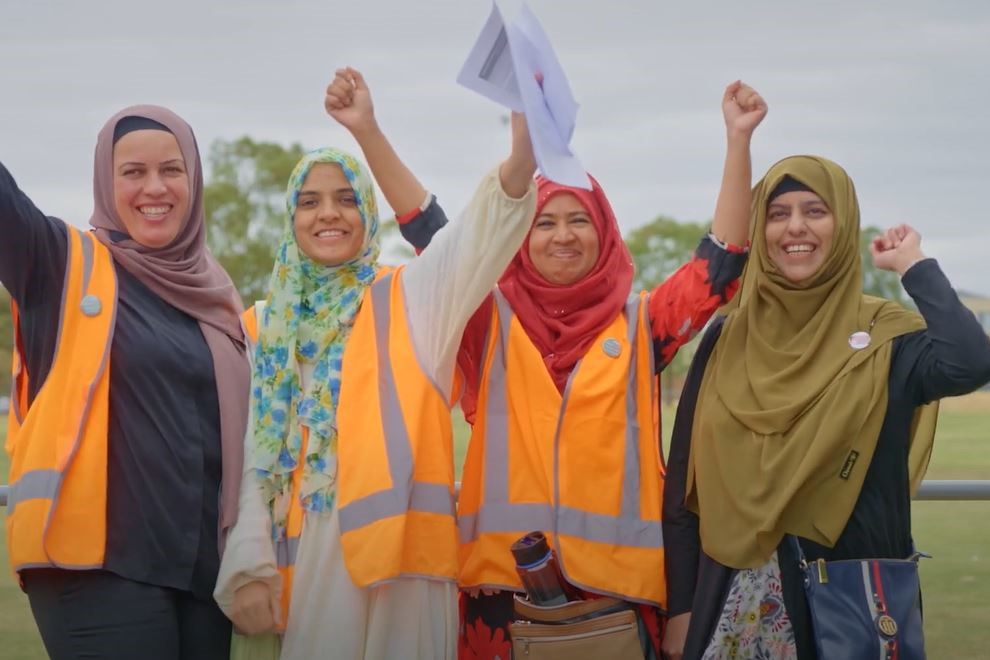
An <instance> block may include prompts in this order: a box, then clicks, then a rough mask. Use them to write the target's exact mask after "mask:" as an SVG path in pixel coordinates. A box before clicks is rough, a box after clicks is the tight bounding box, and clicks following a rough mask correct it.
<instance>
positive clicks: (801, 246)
mask: <svg viewBox="0 0 990 660" xmlns="http://www.w3.org/2000/svg"><path fill="white" fill-rule="evenodd" d="M834 234H835V218H834V217H833V216H832V211H831V210H830V209H829V208H828V206H827V205H826V204H825V202H824V201H822V198H821V197H819V196H818V195H816V194H815V193H813V192H811V191H810V190H796V191H792V192H787V193H784V194H782V195H778V196H777V197H775V198H773V200H771V201H770V203H769V204H768V205H767V221H766V232H765V237H766V246H767V256H769V257H770V259H771V260H772V261H773V263H774V265H775V266H776V267H777V270H778V271H779V272H780V274H781V275H783V276H784V277H785V278H786V279H787V280H788V281H789V282H793V283H795V284H798V283H801V282H804V281H805V280H807V279H808V278H810V277H811V276H813V275H814V274H815V273H816V272H818V270H819V269H820V268H821V266H822V264H824V263H825V259H826V258H827V257H828V254H829V252H830V251H831V250H832V239H833V236H834Z"/></svg>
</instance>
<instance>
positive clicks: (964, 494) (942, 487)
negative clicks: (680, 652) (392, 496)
mask: <svg viewBox="0 0 990 660" xmlns="http://www.w3.org/2000/svg"><path fill="white" fill-rule="evenodd" d="M9 490H10V487H9V486H0V506H6V505H7V492H8V491H9ZM457 490H458V491H460V483H458V484H457ZM914 499H916V500H924V501H941V502H955V501H960V500H990V481H977V480H974V479H926V480H925V481H923V482H921V488H919V489H918V494H917V495H915V496H914Z"/></svg>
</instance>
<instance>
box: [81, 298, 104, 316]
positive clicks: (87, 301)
mask: <svg viewBox="0 0 990 660" xmlns="http://www.w3.org/2000/svg"><path fill="white" fill-rule="evenodd" d="M79 307H80V309H82V313H83V314H85V315H86V316H96V315H97V314H99V313H100V312H101V311H102V310H103V303H101V302H100V299H99V298H97V297H96V296H94V295H92V294H90V295H88V296H86V297H84V298H83V299H82V302H81V303H79Z"/></svg>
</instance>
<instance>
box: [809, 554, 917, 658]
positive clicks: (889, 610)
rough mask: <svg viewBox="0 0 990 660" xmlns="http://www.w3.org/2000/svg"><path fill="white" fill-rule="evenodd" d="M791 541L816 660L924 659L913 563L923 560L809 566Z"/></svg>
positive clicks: (850, 561) (817, 562)
mask: <svg viewBox="0 0 990 660" xmlns="http://www.w3.org/2000/svg"><path fill="white" fill-rule="evenodd" d="M791 538H792V541H793V544H794V546H795V547H796V549H797V557H798V560H799V561H800V563H801V571H802V573H804V590H805V593H806V594H807V596H808V605H809V607H810V609H811V625H812V628H813V632H814V637H815V645H816V646H817V648H818V657H819V658H820V659H821V660H832V659H833V658H842V659H843V660H860V659H862V660H867V659H868V660H877V659H878V658H880V659H886V660H924V658H925V637H924V631H923V630H922V625H921V602H920V601H921V585H920V583H919V580H918V559H919V557H921V556H926V555H922V554H921V553H915V554H914V555H912V556H911V557H909V558H907V559H861V560H856V559H848V560H840V561H825V560H824V559H818V560H815V561H810V562H809V561H807V560H806V559H805V557H804V552H803V551H802V550H801V544H800V543H798V542H797V539H795V538H794V537H791Z"/></svg>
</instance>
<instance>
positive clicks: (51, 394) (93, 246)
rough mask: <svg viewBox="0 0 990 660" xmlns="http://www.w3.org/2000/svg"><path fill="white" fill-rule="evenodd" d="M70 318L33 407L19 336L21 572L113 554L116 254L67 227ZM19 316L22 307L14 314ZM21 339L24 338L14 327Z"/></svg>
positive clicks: (15, 509)
mask: <svg viewBox="0 0 990 660" xmlns="http://www.w3.org/2000/svg"><path fill="white" fill-rule="evenodd" d="M67 230H68V231H67V233H68V239H69V247H68V252H67V262H66V270H65V287H64V290H63V296H62V314H61V320H60V322H59V333H58V341H57V343H56V348H55V358H54V361H53V362H52V367H51V371H50V372H49V374H48V377H47V378H46V379H45V382H44V384H43V385H42V387H41V389H40V390H39V391H38V394H37V396H36V397H35V399H34V401H33V402H31V405H30V406H28V405H27V391H28V390H27V383H28V374H27V372H26V370H25V368H24V355H23V345H22V343H21V341H20V337H19V336H17V338H16V344H15V346H16V352H15V356H14V377H15V378H14V400H13V401H12V405H11V408H10V419H9V425H8V430H7V443H6V449H7V452H8V454H9V455H10V457H11V463H10V493H9V497H8V503H7V550H8V552H9V554H10V563H11V566H12V567H13V569H14V570H15V571H20V570H22V569H25V568H34V567H59V568H67V569H88V568H98V567H100V566H102V565H103V560H104V553H105V550H106V513H107V425H108V419H109V394H110V369H109V367H110V344H111V342H112V340H113V329H114V320H115V316H116V308H117V275H116V273H115V271H114V266H113V260H112V258H111V257H110V252H109V251H108V250H107V249H106V247H105V246H104V245H102V244H101V243H100V242H99V241H97V240H96V237H95V236H94V235H93V234H92V233H89V232H81V231H79V230H77V229H74V228H72V227H67ZM15 317H16V311H15ZM16 328H17V325H16V324H15V333H17V332H19V331H18V330H16Z"/></svg>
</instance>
